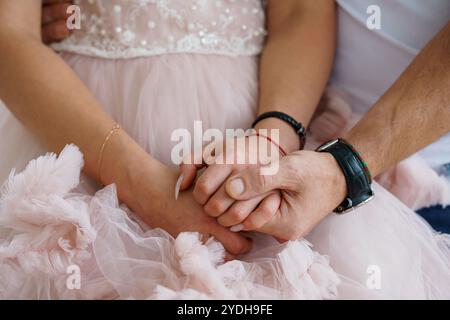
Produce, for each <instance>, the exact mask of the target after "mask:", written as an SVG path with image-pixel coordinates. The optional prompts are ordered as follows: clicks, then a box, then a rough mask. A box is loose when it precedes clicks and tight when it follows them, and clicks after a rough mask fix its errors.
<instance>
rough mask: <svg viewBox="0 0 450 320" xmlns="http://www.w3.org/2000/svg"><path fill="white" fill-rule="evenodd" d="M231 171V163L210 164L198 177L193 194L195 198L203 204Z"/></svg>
mask: <svg viewBox="0 0 450 320" xmlns="http://www.w3.org/2000/svg"><path fill="white" fill-rule="evenodd" d="M231 172H232V166H231V165H212V166H210V167H209V168H208V169H207V170H205V172H204V173H203V174H202V175H201V176H200V177H199V178H198V180H197V183H196V184H195V187H194V191H193V195H194V198H195V200H196V201H197V202H198V203H199V204H201V205H205V204H206V202H208V200H209V198H210V197H211V196H212V195H213V194H214V193H215V192H216V191H217V190H218V189H219V187H220V186H221V185H222V184H223V182H224V181H225V180H226V179H227V178H228V176H229V175H230V174H231Z"/></svg>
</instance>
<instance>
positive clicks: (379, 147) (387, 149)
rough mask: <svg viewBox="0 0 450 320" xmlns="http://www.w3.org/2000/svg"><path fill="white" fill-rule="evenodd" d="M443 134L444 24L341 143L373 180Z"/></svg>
mask: <svg viewBox="0 0 450 320" xmlns="http://www.w3.org/2000/svg"><path fill="white" fill-rule="evenodd" d="M448 132H450V23H449V24H447V26H446V27H445V28H444V29H443V30H442V31H441V32H440V33H439V34H438V35H437V36H436V37H435V38H434V39H433V40H432V41H431V42H430V43H429V44H428V45H427V46H426V47H425V49H424V50H423V51H422V52H421V53H420V54H419V55H418V56H417V57H416V59H415V60H414V61H413V63H412V64H411V65H410V66H409V67H408V69H407V70H406V71H405V72H404V73H403V75H402V76H401V77H400V78H399V79H398V80H397V81H396V82H395V83H394V85H393V86H392V87H391V88H390V89H389V90H388V91H387V92H386V94H385V95H384V96H383V97H382V98H381V99H380V100H379V101H378V102H377V103H376V104H375V105H374V107H373V108H372V109H371V110H370V111H369V113H368V114H367V115H366V116H365V117H364V118H363V119H362V120H361V121H360V122H359V123H358V124H357V125H356V126H355V127H354V128H353V129H352V130H351V132H350V133H349V134H348V135H347V137H346V138H347V140H349V142H350V143H352V144H353V145H354V146H355V147H356V148H357V149H358V151H359V152H360V153H361V154H362V156H363V158H365V160H366V162H367V163H368V166H369V168H370V170H371V172H372V174H373V175H374V176H376V175H378V174H380V173H382V172H383V171H385V170H386V169H388V168H389V167H391V166H392V165H394V164H396V163H398V162H399V161H401V160H403V159H405V158H407V157H408V156H410V155H412V154H414V153H415V152H417V151H419V150H420V149H422V148H424V147H426V146H427V145H429V144H431V143H432V142H434V141H435V140H437V139H439V138H440V137H442V136H444V135H445V134H447V133H448Z"/></svg>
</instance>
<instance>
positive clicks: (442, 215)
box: [417, 163, 450, 234]
mask: <svg viewBox="0 0 450 320" xmlns="http://www.w3.org/2000/svg"><path fill="white" fill-rule="evenodd" d="M438 173H439V174H440V175H442V176H446V177H448V179H449V180H450V163H448V164H446V165H444V166H442V167H441V168H440V170H438ZM417 213H418V214H419V215H420V216H421V217H422V218H424V219H425V220H426V221H427V222H428V223H429V224H430V225H431V226H432V227H433V228H434V229H435V230H436V231H439V232H442V233H448V234H450V206H447V207H446V208H443V207H442V206H435V207H430V208H425V209H421V210H419V211H417Z"/></svg>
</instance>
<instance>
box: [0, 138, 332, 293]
mask: <svg viewBox="0 0 450 320" xmlns="http://www.w3.org/2000/svg"><path fill="white" fill-rule="evenodd" d="M82 164H83V161H82V156H81V153H80V152H79V151H78V149H77V148H76V147H74V146H68V147H66V148H65V149H64V150H63V151H62V153H61V154H60V156H59V157H58V158H57V157H56V156H55V155H54V154H48V155H46V156H43V157H40V158H38V159H36V160H33V161H31V162H30V164H29V165H28V166H27V167H26V169H25V170H24V171H23V172H22V173H19V174H15V173H14V172H13V173H12V174H11V175H10V177H9V179H8V181H7V182H6V183H5V184H4V186H3V188H2V197H1V200H0V225H1V226H2V227H1V229H0V235H1V237H0V298H8V299H9V298H21V299H70V298H78V299H80V298H82V299H102V298H122V299H146V298H151V299H162V298H174V299H175V298H176V299H186V298H204V299H206V298H216V299H290V298H291V299H332V298H335V297H337V286H338V284H339V282H340V280H339V278H338V276H337V275H336V273H335V272H334V271H333V270H332V269H331V267H330V265H329V261H328V259H327V258H326V257H325V256H322V255H320V254H318V253H317V252H314V251H313V250H312V249H311V245H310V244H309V243H307V242H306V241H304V240H301V241H293V242H289V243H287V244H284V245H280V244H277V243H275V242H274V241H272V242H271V243H270V244H269V245H268V246H266V247H265V248H264V250H260V251H259V252H254V253H253V254H252V256H251V257H249V258H248V259H245V258H244V260H242V261H240V260H234V261H230V262H226V263H224V249H223V247H222V245H221V244H220V243H218V242H217V241H215V240H214V239H210V240H208V241H207V242H206V243H204V244H203V243H202V242H201V241H200V235H199V234H196V233H182V234H180V235H179V236H178V237H177V238H176V239H174V238H172V237H171V236H170V235H169V234H167V233H166V232H164V231H163V230H160V229H154V230H148V231H143V230H142V229H141V228H140V226H139V225H138V224H137V223H136V222H135V221H133V220H132V219H131V218H130V215H129V214H130V212H129V211H128V210H127V208H125V207H121V206H120V205H119V203H118V200H117V196H116V192H115V188H114V186H109V187H106V188H105V189H103V190H101V191H99V192H98V193H97V194H95V195H94V196H89V195H87V194H85V193H83V192H81V190H82V188H81V187H80V186H79V177H80V170H81V167H82ZM74 266H75V269H74V270H79V271H80V279H79V288H71V287H70V280H71V278H73V275H72V273H71V272H69V271H70V270H71V268H72V267H74ZM68 281H69V282H68Z"/></svg>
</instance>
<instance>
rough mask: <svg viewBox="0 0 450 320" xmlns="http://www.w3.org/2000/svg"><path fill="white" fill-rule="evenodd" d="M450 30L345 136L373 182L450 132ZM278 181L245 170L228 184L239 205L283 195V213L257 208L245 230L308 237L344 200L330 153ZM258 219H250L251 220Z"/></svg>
mask: <svg viewBox="0 0 450 320" xmlns="http://www.w3.org/2000/svg"><path fill="white" fill-rule="evenodd" d="M449 57H450V23H449V24H447V26H446V27H444V29H443V30H442V31H441V32H440V33H439V34H438V35H437V36H436V37H435V38H434V39H433V40H432V41H431V42H430V43H429V44H428V45H427V46H426V47H425V48H424V49H423V50H422V52H421V53H420V54H419V55H418V56H417V57H416V59H415V60H414V61H413V62H412V64H411V65H410V66H409V67H408V68H407V70H406V71H405V72H404V73H403V74H402V75H401V77H400V78H399V79H398V80H397V81H396V82H395V83H394V85H393V86H392V87H391V88H390V89H389V90H388V91H387V92H386V93H385V94H384V95H383V96H382V97H381V99H379V101H378V102H377V103H376V104H375V105H374V106H373V107H372V108H371V110H370V111H369V112H368V113H367V114H366V116H365V117H364V118H363V119H362V120H361V121H360V122H359V123H358V124H357V125H356V126H355V127H354V128H353V129H352V130H351V131H350V132H349V133H348V134H347V135H346V137H344V138H346V140H347V141H349V142H350V143H351V144H352V145H354V146H355V148H356V149H357V150H358V151H359V152H360V153H361V155H362V157H363V158H364V159H365V160H366V162H367V163H368V166H369V169H370V171H371V173H372V175H373V176H377V175H378V174H380V173H381V172H383V171H385V170H386V169H388V168H390V167H391V166H392V165H394V164H396V163H398V162H399V161H401V160H403V159H405V158H407V157H408V156H410V155H412V154H414V153H415V152H417V151H419V150H420V149H422V148H423V147H425V146H427V145H429V144H431V143H432V142H434V141H436V140H437V139H439V138H440V137H442V136H444V135H446V134H447V133H449V132H450V59H449ZM279 166H280V170H279V173H278V174H277V175H273V176H262V175H260V174H259V172H258V170H256V169H257V168H247V169H245V170H243V171H240V172H239V173H237V174H235V175H234V176H232V177H230V178H229V179H227V181H225V182H224V184H225V190H226V193H227V195H228V196H229V197H230V198H232V199H234V200H238V201H247V200H248V199H252V198H254V197H258V196H260V195H263V194H267V193H270V192H271V191H273V190H279V191H280V193H281V202H280V206H279V207H278V208H277V209H276V210H274V211H270V210H269V209H268V208H258V209H257V210H255V212H254V213H253V214H252V215H251V216H250V217H249V218H247V219H243V220H241V225H239V228H240V229H243V230H257V231H261V232H265V233H268V234H272V235H274V236H276V237H278V238H279V239H284V240H290V239H298V238H299V237H302V236H305V235H307V234H308V233H309V231H311V230H312V229H313V228H314V227H315V226H316V225H317V223H319V222H320V221H321V220H322V219H323V218H325V217H326V216H327V215H328V214H329V213H330V212H331V211H332V210H333V209H334V208H336V207H337V206H338V205H339V204H340V203H341V202H342V201H343V199H344V197H345V195H346V193H347V190H346V183H345V179H344V176H343V174H342V171H341V170H340V168H339V166H338V164H337V162H336V161H335V160H334V158H333V157H332V156H331V155H330V154H328V153H317V152H311V151H297V152H294V153H292V154H290V155H288V156H287V157H284V158H282V159H281V160H280V163H279ZM252 217H253V218H252Z"/></svg>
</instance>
